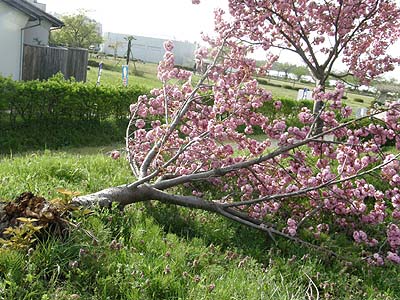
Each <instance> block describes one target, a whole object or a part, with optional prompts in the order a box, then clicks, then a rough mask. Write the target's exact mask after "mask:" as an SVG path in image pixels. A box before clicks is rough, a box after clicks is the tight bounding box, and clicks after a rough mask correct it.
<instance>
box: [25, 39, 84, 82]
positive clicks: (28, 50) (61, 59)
mask: <svg viewBox="0 0 400 300" xmlns="http://www.w3.org/2000/svg"><path fill="white" fill-rule="evenodd" d="M87 62H88V51H87V50H86V49H79V48H62V47H43V46H32V45H24V56H23V64H22V80H35V79H40V80H42V79H47V78H49V77H51V76H53V75H54V74H56V73H58V72H61V73H63V74H64V77H65V78H71V77H74V78H75V79H76V80H77V81H86V72H87Z"/></svg>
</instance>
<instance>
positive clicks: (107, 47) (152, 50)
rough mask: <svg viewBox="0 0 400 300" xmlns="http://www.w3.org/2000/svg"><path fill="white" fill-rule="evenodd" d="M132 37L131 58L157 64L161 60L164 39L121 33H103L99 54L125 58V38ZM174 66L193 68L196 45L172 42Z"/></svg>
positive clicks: (126, 45) (126, 46)
mask: <svg viewBox="0 0 400 300" xmlns="http://www.w3.org/2000/svg"><path fill="white" fill-rule="evenodd" d="M128 36H133V37H134V40H132V48H131V53H132V54H131V56H132V58H135V59H140V60H142V61H145V62H153V63H158V62H159V61H160V60H162V59H163V56H164V53H165V51H164V48H163V43H164V42H165V41H166V39H159V38H152V37H144V36H137V35H127V34H121V33H113V32H105V33H104V34H103V44H102V45H100V52H103V53H105V54H108V55H115V54H116V55H117V56H120V57H124V56H126V52H127V48H128V41H127V39H126V38H127V37H128ZM173 43H174V50H173V52H174V55H175V64H177V65H181V66H185V67H193V66H194V51H195V50H196V45H195V44H193V43H190V42H181V41H173Z"/></svg>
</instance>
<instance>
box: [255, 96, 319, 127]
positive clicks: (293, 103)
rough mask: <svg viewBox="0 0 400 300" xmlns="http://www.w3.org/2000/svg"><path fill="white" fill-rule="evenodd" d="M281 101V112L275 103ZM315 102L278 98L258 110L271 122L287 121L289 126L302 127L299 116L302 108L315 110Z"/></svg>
mask: <svg viewBox="0 0 400 300" xmlns="http://www.w3.org/2000/svg"><path fill="white" fill-rule="evenodd" d="M276 101H280V102H281V103H282V106H281V108H280V109H279V110H277V109H275V107H274V103H275V102H276ZM313 105H314V102H313V101H311V100H293V99H290V98H283V97H276V98H274V99H273V100H272V101H268V102H265V103H264V105H263V106H262V107H261V108H260V109H259V110H258V111H259V112H261V113H262V114H263V115H264V116H266V117H268V118H269V119H270V120H274V119H285V120H286V124H287V126H298V127H302V126H303V124H302V123H300V121H299V118H298V114H299V112H300V111H301V108H302V107H307V108H309V109H311V110H313Z"/></svg>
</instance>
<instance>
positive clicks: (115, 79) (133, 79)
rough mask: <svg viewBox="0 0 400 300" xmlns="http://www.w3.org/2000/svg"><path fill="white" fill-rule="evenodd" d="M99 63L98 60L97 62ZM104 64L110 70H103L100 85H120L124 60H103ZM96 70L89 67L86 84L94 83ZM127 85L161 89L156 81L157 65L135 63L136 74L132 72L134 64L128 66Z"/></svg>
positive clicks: (159, 83)
mask: <svg viewBox="0 0 400 300" xmlns="http://www.w3.org/2000/svg"><path fill="white" fill-rule="evenodd" d="M97 61H99V60H97ZM103 62H104V64H107V66H109V67H110V68H111V69H112V70H103V71H102V76H101V81H100V82H101V84H111V85H122V73H121V72H122V71H121V69H122V65H123V64H125V63H126V61H125V60H122V59H117V60H114V59H113V58H105V59H104V60H103ZM97 75H98V68H96V67H90V70H88V73H87V82H88V83H96V82H97ZM129 84H138V85H143V86H146V87H149V88H153V87H161V82H160V81H159V80H158V79H157V64H154V63H140V62H137V63H136V74H135V72H134V64H133V63H132V62H130V64H129Z"/></svg>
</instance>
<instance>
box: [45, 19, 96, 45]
mask: <svg viewBox="0 0 400 300" xmlns="http://www.w3.org/2000/svg"><path fill="white" fill-rule="evenodd" d="M61 20H62V21H63V22H64V24H65V26H64V27H63V28H61V29H60V30H57V31H52V32H51V35H50V42H51V43H52V44H56V45H63V46H68V47H78V48H89V47H90V45H97V44H101V42H102V41H103V39H102V37H101V35H100V34H99V33H98V32H97V30H96V26H97V24H96V21H94V20H92V19H90V18H89V17H87V16H86V15H85V12H84V11H79V13H78V14H74V15H64V16H62V17H61Z"/></svg>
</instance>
